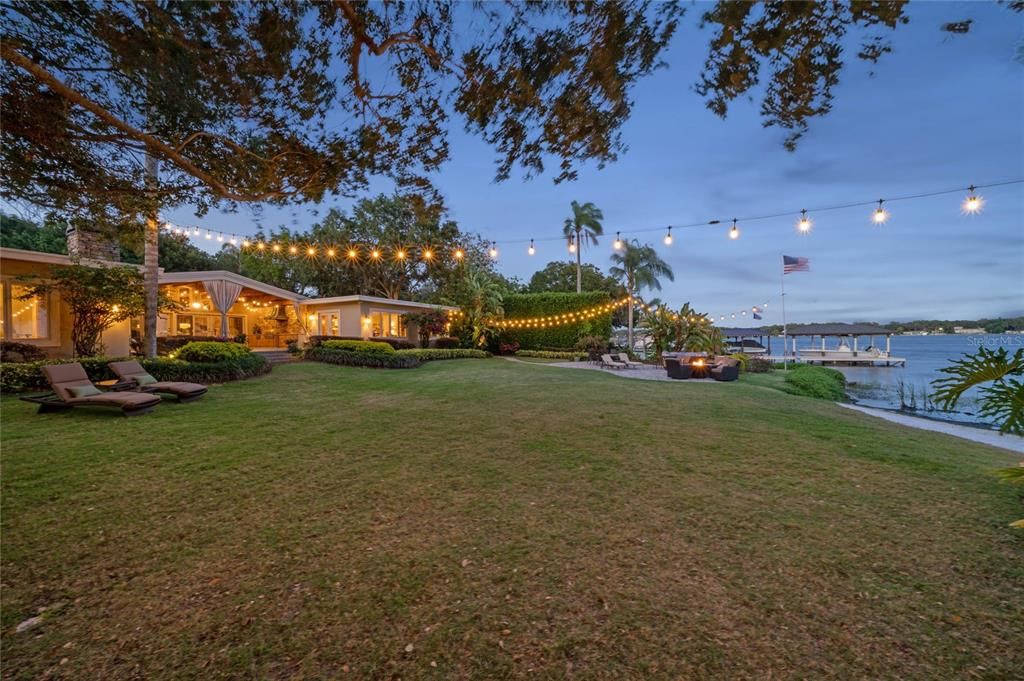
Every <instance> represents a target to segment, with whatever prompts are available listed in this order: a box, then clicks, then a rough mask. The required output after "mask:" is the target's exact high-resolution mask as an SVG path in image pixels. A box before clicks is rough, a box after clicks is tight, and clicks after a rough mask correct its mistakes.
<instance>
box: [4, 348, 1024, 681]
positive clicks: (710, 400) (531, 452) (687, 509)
mask: <svg viewBox="0 0 1024 681" xmlns="http://www.w3.org/2000/svg"><path fill="white" fill-rule="evenodd" d="M758 380H760V379H758ZM757 382H758V381H746V380H741V381H740V382H737V383H691V384H687V383H680V382H672V383H668V382H664V383H663V382H654V381H629V380H625V379H623V378H620V377H614V376H607V375H604V374H602V373H601V372H596V371H572V370H568V369H564V370H562V369H557V368H552V367H542V366H531V365H527V364H522V363H515V362H507V361H505V360H502V359H491V360H459V361H450V362H435V363H428V364H426V365H424V366H423V367H421V368H419V369H414V370H404V371H389V370H380V369H360V368H350V367H341V366H333V365H325V364H315V363H301V364H292V365H285V366H280V367H278V368H277V369H275V371H274V372H273V374H271V375H269V376H266V377H262V378H258V379H253V380H249V381H244V382H239V383H232V384H227V385H223V386H217V387H214V388H212V389H211V391H210V393H209V395H208V396H207V398H206V399H204V400H202V401H200V402H197V403H194V404H188V405H175V404H167V405H162V406H161V407H160V408H159V409H158V410H157V412H156V413H154V414H153V415H150V416H145V417H139V418H134V419H124V418H121V417H118V416H114V415H111V414H109V413H104V412H100V413H87V412H74V413H68V414H57V415H47V416H36V415H34V414H33V413H32V411H33V410H32V407H31V405H28V404H26V403H22V402H18V401H15V400H12V399H10V398H5V399H3V400H2V402H0V409H2V418H3V433H2V437H3V440H2V446H3V505H2V511H3V514H2V524H3V537H2V542H3V544H2V550H3V586H4V589H3V610H2V625H3V676H4V677H5V678H9V679H35V678H60V679H99V678H102V679H238V678H254V679H255V678H258V679H285V678H288V679H298V678H301V679H334V678H359V679H382V678H383V679H392V678H395V679H397V678H402V679H419V678H427V679H453V678H456V679H458V678H478V679H500V678H512V677H520V676H522V677H534V678H542V679H552V678H567V677H572V678H585V679H617V680H618V679H710V678H713V679H730V680H731V679H744V678H756V679H768V678H772V679H775V678H790V679H854V678H856V679H860V678H863V679H889V678H900V679H952V678H989V679H996V678H1006V679H1008V678H1013V677H1015V676H1017V677H1018V678H1019V673H1020V670H1021V669H1024V646H1022V645H1021V642H1022V640H1024V533H1022V532H1019V531H1014V530H1012V529H1011V528H1008V527H1007V526H1006V525H1007V523H1009V522H1010V521H1012V520H1015V519H1017V518H1019V517H1021V508H1020V506H1021V504H1020V501H1019V499H1018V498H1017V492H1016V491H1015V490H1014V489H1013V488H1011V487H1009V486H1005V485H1001V484H999V483H998V482H997V481H996V479H995V478H993V477H992V476H991V475H990V471H991V470H992V469H994V468H997V467H999V466H1005V465H1008V464H1011V463H1013V462H1014V456H1013V455H1012V454H1010V453H1008V452H1004V451H1001V450H995V449H990V448H987V447H984V446H981V445H971V444H968V443H964V442H961V441H958V440H954V439H951V438H947V437H944V436H942V435H938V434H934V433H929V432H924V431H915V430H907V429H904V428H901V427H899V426H896V425H893V424H888V423H885V422H881V421H878V420H875V419H871V418H869V417H865V416H862V415H860V414H857V413H855V412H849V411H846V410H843V409H841V408H839V407H836V406H835V405H833V404H831V403H828V402H825V401H820V400H812V399H808V398H802V397H797V396H792V395H787V394H784V393H781V392H778V391H776V390H772V389H768V388H766V387H764V386H762V385H756V384H755V383H757ZM41 607H47V608H49V609H48V610H46V611H45V612H44V614H43V616H44V621H43V624H42V625H40V626H38V627H37V628H35V629H31V630H29V631H26V632H22V633H14V627H15V626H16V625H17V624H18V623H19V622H21V621H23V620H25V619H26V618H28V617H30V616H32V615H35V614H37V612H38V610H39V608H41ZM435 665H436V666H435Z"/></svg>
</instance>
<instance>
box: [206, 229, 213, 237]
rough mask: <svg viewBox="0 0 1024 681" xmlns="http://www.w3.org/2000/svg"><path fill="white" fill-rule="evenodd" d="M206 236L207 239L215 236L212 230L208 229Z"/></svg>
mask: <svg viewBox="0 0 1024 681" xmlns="http://www.w3.org/2000/svg"><path fill="white" fill-rule="evenodd" d="M206 238H207V239H212V238H213V235H212V234H210V230H206Z"/></svg>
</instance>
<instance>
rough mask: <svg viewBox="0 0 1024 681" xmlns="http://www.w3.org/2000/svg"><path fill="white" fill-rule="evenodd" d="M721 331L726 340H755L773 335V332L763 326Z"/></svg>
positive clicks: (723, 329)
mask: <svg viewBox="0 0 1024 681" xmlns="http://www.w3.org/2000/svg"><path fill="white" fill-rule="evenodd" d="M719 330H720V331H721V332H722V336H723V337H724V338H753V337H755V336H768V335H771V332H770V331H769V330H768V329H766V328H764V327H763V326H753V327H750V328H746V329H741V328H728V327H726V328H722V329H719Z"/></svg>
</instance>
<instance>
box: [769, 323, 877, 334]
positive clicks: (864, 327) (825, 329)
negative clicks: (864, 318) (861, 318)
mask: <svg viewBox="0 0 1024 681" xmlns="http://www.w3.org/2000/svg"><path fill="white" fill-rule="evenodd" d="M891 333H896V332H895V331H893V330H892V329H887V328H885V327H884V326H877V325H875V324H790V325H789V326H788V327H786V335H787V336H884V335H886V334H891Z"/></svg>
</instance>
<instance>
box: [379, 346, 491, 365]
mask: <svg viewBox="0 0 1024 681" xmlns="http://www.w3.org/2000/svg"><path fill="white" fill-rule="evenodd" d="M395 354H396V355H404V356H406V357H415V358H416V359H418V360H420V361H422V362H431V361H434V360H438V359H487V358H488V357H490V356H491V353H489V352H487V351H485V350H471V349H468V348H416V349H413V350H399V351H398V352H396V353H395Z"/></svg>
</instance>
